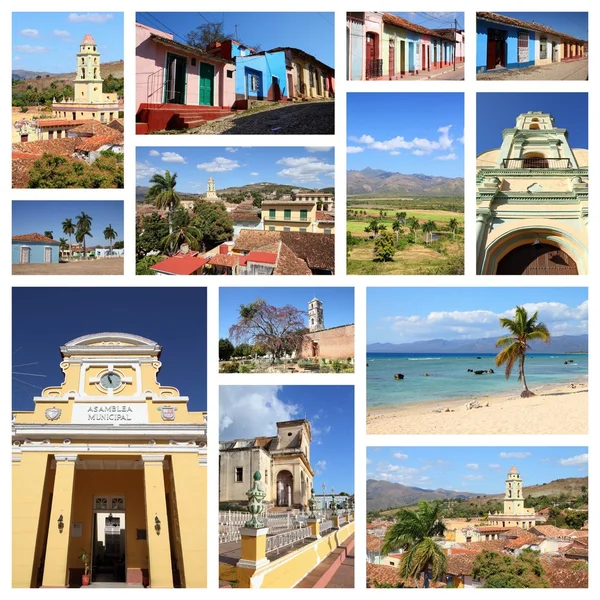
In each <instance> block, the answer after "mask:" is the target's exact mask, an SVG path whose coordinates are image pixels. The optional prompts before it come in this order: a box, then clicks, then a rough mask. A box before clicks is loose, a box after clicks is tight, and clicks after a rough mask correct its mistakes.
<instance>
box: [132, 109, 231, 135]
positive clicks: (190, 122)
mask: <svg viewBox="0 0 600 600" xmlns="http://www.w3.org/2000/svg"><path fill="white" fill-rule="evenodd" d="M234 114H235V111H233V110H231V109H229V108H221V107H220V106H190V105H183V104H141V105H140V108H139V109H138V112H137V114H136V123H135V132H136V133H137V134H145V133H154V132H155V131H163V130H165V129H192V128H193V127H199V126H200V125H203V124H204V123H206V122H207V121H213V120H215V119H220V118H222V117H227V116H230V115H234Z"/></svg>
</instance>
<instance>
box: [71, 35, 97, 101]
mask: <svg viewBox="0 0 600 600" xmlns="http://www.w3.org/2000/svg"><path fill="white" fill-rule="evenodd" d="M102 82H103V79H102V77H100V52H98V46H97V45H96V41H95V40H94V38H93V37H92V36H91V35H90V34H89V33H87V34H86V35H85V37H84V38H83V40H82V41H81V44H80V45H79V52H78V53H77V75H76V76H75V80H74V96H75V97H74V101H75V102H79V103H83V104H86V103H87V104H101V103H102Z"/></svg>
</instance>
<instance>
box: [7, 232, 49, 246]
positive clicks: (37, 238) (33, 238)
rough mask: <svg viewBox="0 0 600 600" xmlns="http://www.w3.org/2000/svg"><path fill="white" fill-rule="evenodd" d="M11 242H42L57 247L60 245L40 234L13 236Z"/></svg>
mask: <svg viewBox="0 0 600 600" xmlns="http://www.w3.org/2000/svg"><path fill="white" fill-rule="evenodd" d="M12 241H13V242H43V243H44V244H56V245H57V246H58V245H59V244H60V242H59V241H58V240H53V239H52V238H49V237H46V236H45V235H42V234H41V233H23V234H21V235H13V236H12Z"/></svg>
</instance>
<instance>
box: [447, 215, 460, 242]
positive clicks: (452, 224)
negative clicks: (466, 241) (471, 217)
mask: <svg viewBox="0 0 600 600" xmlns="http://www.w3.org/2000/svg"><path fill="white" fill-rule="evenodd" d="M448 229H450V231H451V232H452V238H453V239H454V238H455V237H456V230H457V229H458V221H457V220H456V219H450V220H449V221H448Z"/></svg>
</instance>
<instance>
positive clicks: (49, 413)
mask: <svg viewBox="0 0 600 600" xmlns="http://www.w3.org/2000/svg"><path fill="white" fill-rule="evenodd" d="M61 413H62V410H61V409H60V408H56V406H53V407H52V408H47V409H46V412H45V415H46V419H48V421H56V419H58V418H59V417H60V415H61Z"/></svg>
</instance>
